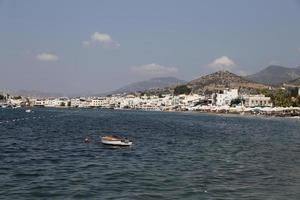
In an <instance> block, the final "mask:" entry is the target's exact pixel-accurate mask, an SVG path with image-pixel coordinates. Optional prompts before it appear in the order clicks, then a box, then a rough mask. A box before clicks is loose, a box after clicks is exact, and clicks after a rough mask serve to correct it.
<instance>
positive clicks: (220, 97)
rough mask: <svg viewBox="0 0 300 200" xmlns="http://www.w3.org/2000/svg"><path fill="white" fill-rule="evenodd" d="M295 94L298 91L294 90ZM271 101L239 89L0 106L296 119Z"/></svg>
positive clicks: (18, 99) (1, 102)
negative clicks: (242, 115)
mask: <svg viewBox="0 0 300 200" xmlns="http://www.w3.org/2000/svg"><path fill="white" fill-rule="evenodd" d="M297 92H298V94H299V93H300V89H298V91H297ZM273 102H274V100H272V99H271V97H269V96H266V95H264V94H243V93H241V92H240V91H239V89H225V90H222V91H219V92H215V93H212V94H210V95H200V94H192V93H189V94H185V93H183V94H176V95H175V94H174V93H173V94H159V95H156V94H147V93H142V92H136V93H132V94H115V95H108V96H103V97H76V98H68V97H59V98H49V97H47V98H35V97H23V96H11V95H9V94H4V93H2V95H0V106H1V107H3V108H5V107H10V108H20V107H53V108H102V109H116V110H117V109H124V110H126V109H132V110H146V111H197V112H208V113H234V114H256V115H270V116H295V117H299V112H300V108H299V107H298V106H288V107H287V106H284V107H282V106H278V105H274V103H273Z"/></svg>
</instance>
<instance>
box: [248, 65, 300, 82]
mask: <svg viewBox="0 0 300 200" xmlns="http://www.w3.org/2000/svg"><path fill="white" fill-rule="evenodd" d="M299 77H300V67H296V68H287V67H283V66H277V65H271V66H269V67H267V68H265V69H263V70H261V71H260V72H258V73H256V74H252V75H249V76H246V77H245V78H246V79H248V80H251V81H255V82H258V83H263V84H268V85H281V84H282V83H285V82H288V81H291V80H294V79H296V78H299Z"/></svg>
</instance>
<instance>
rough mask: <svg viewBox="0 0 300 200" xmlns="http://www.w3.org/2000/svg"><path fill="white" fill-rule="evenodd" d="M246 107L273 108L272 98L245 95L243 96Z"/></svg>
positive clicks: (260, 95)
mask: <svg viewBox="0 0 300 200" xmlns="http://www.w3.org/2000/svg"><path fill="white" fill-rule="evenodd" d="M243 99H244V106H245V107H272V101H271V98H270V97H266V96H265V95H262V94H259V95H245V96H243Z"/></svg>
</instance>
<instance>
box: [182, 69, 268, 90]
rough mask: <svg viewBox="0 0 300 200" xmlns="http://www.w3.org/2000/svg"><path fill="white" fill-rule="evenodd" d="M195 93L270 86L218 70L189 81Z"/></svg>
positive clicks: (188, 84)
mask: <svg viewBox="0 0 300 200" xmlns="http://www.w3.org/2000/svg"><path fill="white" fill-rule="evenodd" d="M187 86H188V87H189V88H192V91H193V92H194V93H206V92H212V91H217V90H224V89H226V88H240V89H246V90H253V89H260V88H267V87H268V86H266V85H263V84H260V83H256V82H253V81H249V80H247V79H245V78H243V77H241V76H238V75H236V74H234V73H231V72H229V71H218V72H215V73H212V74H209V75H206V76H202V77H200V78H198V79H195V80H192V81H191V82H189V83H187Z"/></svg>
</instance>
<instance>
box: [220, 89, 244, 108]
mask: <svg viewBox="0 0 300 200" xmlns="http://www.w3.org/2000/svg"><path fill="white" fill-rule="evenodd" d="M238 97H239V93H238V89H230V90H223V93H217V94H216V99H215V100H216V101H215V104H216V105H217V106H229V105H230V103H231V100H233V99H236V98H238Z"/></svg>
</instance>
